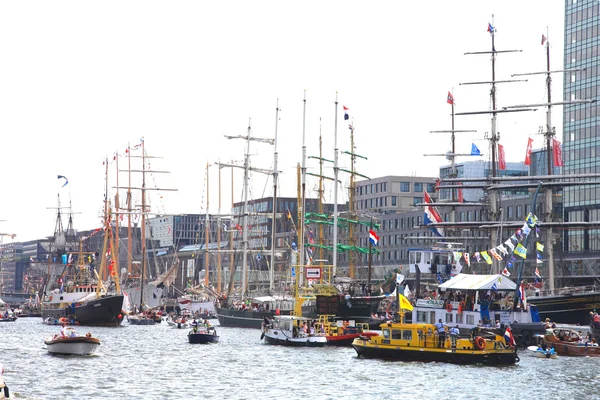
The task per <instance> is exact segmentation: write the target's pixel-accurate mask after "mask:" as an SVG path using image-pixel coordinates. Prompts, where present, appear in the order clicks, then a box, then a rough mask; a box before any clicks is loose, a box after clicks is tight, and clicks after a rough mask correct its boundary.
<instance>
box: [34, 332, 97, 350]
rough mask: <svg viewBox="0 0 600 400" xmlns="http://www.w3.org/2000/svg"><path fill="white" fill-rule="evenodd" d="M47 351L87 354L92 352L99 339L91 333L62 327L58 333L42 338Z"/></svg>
mask: <svg viewBox="0 0 600 400" xmlns="http://www.w3.org/2000/svg"><path fill="white" fill-rule="evenodd" d="M44 343H45V344H46V348H47V349H48V353H50V354H68V355H78V356H87V355H90V354H93V353H94V352H95V351H96V349H97V348H98V346H100V340H99V339H97V338H95V337H92V334H91V333H89V332H88V333H86V334H85V335H79V334H78V333H77V332H76V331H75V329H74V328H71V327H66V326H65V327H63V329H62V330H61V331H60V333H59V334H56V335H54V336H53V337H51V338H48V339H46V340H44Z"/></svg>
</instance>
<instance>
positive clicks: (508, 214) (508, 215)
mask: <svg viewBox="0 0 600 400" xmlns="http://www.w3.org/2000/svg"><path fill="white" fill-rule="evenodd" d="M512 217H513V208H512V206H508V207H506V218H512Z"/></svg>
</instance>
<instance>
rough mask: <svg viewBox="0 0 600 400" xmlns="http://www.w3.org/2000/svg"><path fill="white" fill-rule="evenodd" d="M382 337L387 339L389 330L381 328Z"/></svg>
mask: <svg viewBox="0 0 600 400" xmlns="http://www.w3.org/2000/svg"><path fill="white" fill-rule="evenodd" d="M383 338H384V339H389V338H390V330H389V329H384V330H383Z"/></svg>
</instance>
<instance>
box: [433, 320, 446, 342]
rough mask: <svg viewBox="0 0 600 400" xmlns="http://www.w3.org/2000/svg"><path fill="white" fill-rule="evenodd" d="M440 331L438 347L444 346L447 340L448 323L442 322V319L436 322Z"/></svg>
mask: <svg viewBox="0 0 600 400" xmlns="http://www.w3.org/2000/svg"><path fill="white" fill-rule="evenodd" d="M434 326H435V327H436V329H437V331H438V347H439V348H443V347H444V342H445V341H446V324H445V323H443V322H442V319H441V318H440V320H439V321H438V322H436V323H435V324H434Z"/></svg>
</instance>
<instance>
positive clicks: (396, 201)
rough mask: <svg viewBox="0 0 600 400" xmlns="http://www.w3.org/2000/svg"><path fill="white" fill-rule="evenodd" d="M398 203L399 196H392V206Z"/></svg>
mask: <svg viewBox="0 0 600 400" xmlns="http://www.w3.org/2000/svg"><path fill="white" fill-rule="evenodd" d="M397 205H398V196H392V207H396V206H397Z"/></svg>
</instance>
